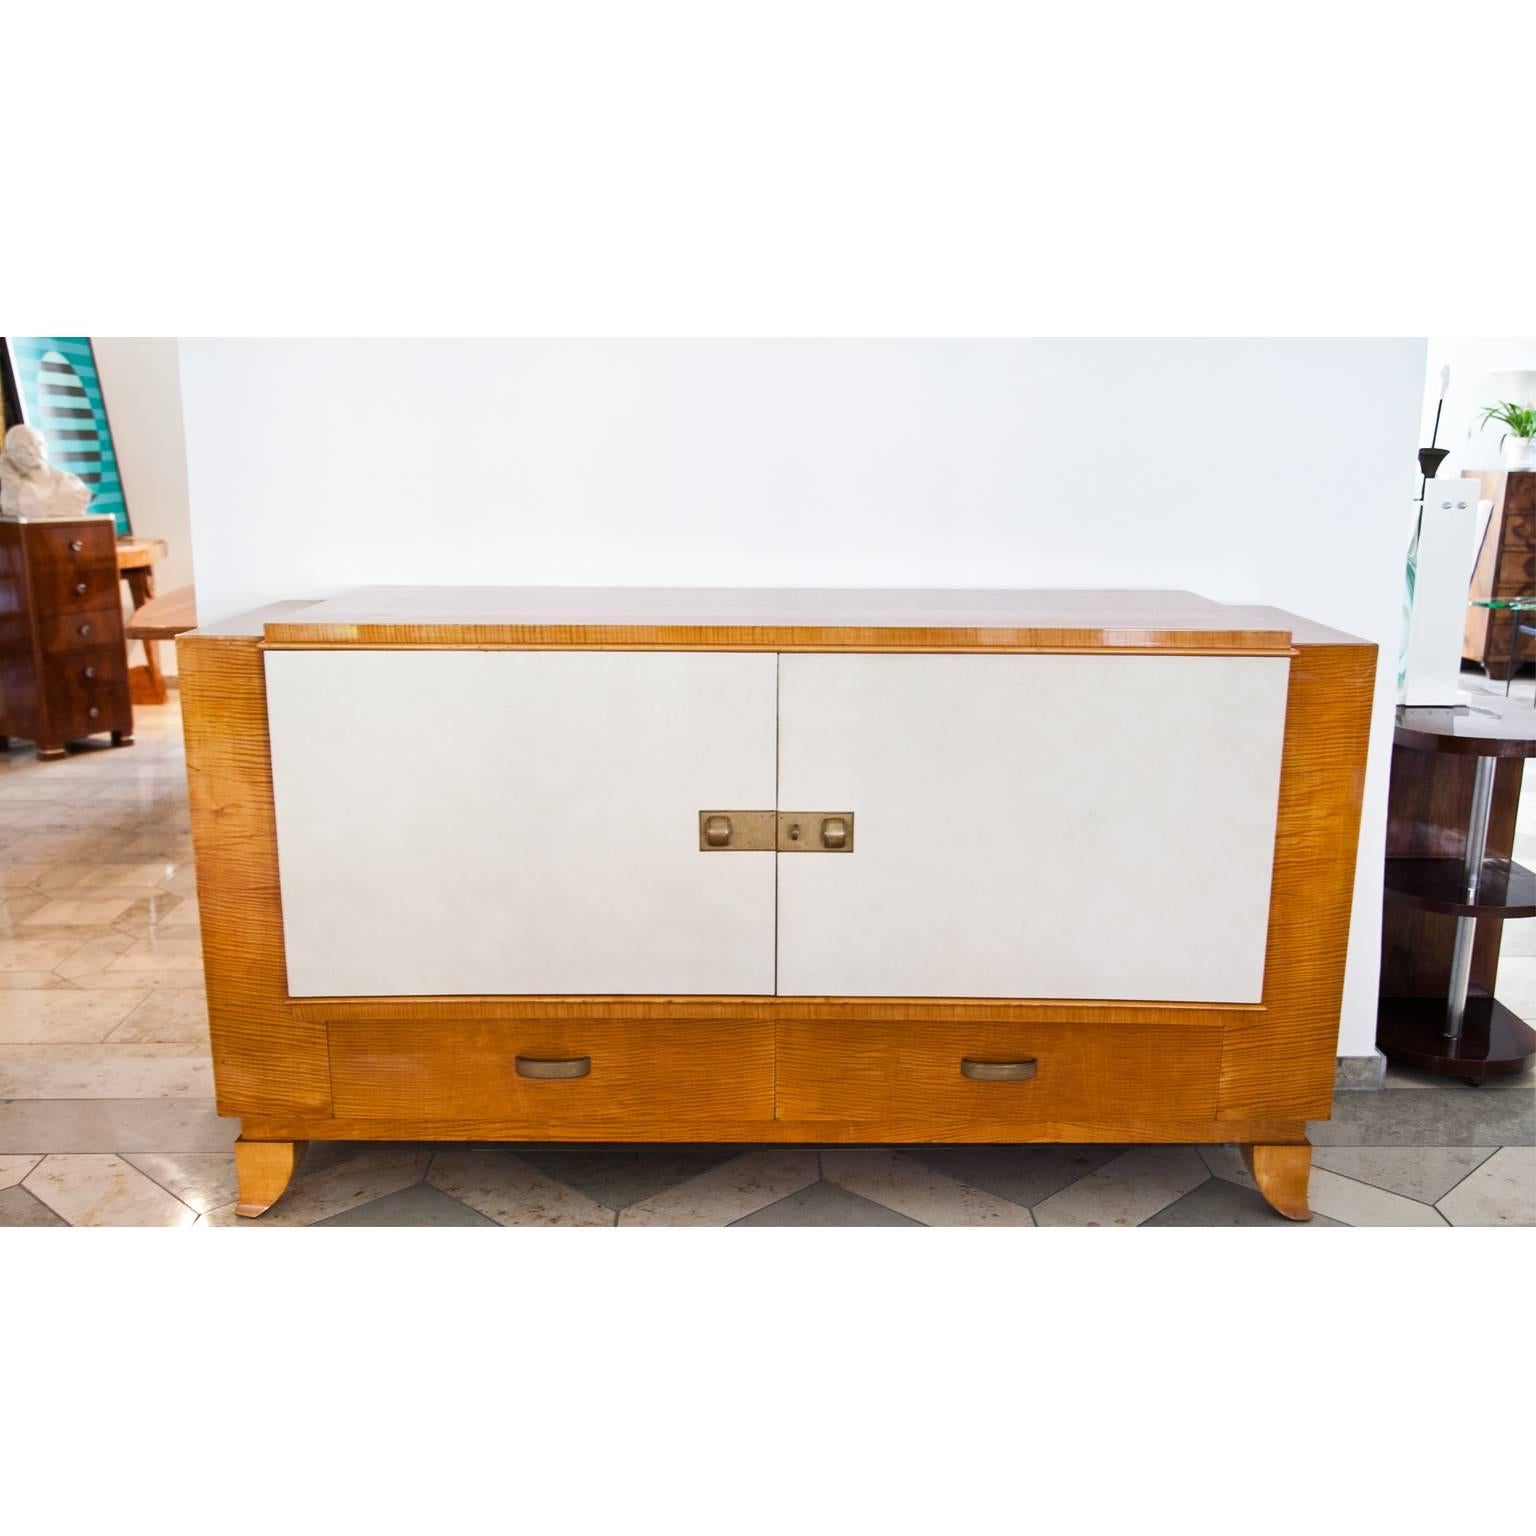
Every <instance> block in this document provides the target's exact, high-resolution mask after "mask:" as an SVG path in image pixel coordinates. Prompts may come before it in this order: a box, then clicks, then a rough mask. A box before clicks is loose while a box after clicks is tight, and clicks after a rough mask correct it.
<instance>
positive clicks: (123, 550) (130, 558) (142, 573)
mask: <svg viewBox="0 0 1536 1536" xmlns="http://www.w3.org/2000/svg"><path fill="white" fill-rule="evenodd" d="M166 552H167V547H166V542H165V540H164V539H119V540H118V541H117V570H118V574H119V575H120V576H121V577H122V578H123V580H124V581H126V582H127V583H128V591H129V594H130V595H131V596H132V598H133V606H134V609H135V610H137V609H140V608H142V607H143V606H144V604H145V603H147V602H148V601H149V600H150V598H152V597H153V596H154V595H155V563H156V561H159V560H163V559H165V556H166ZM141 644H142V645H143V647H144V665H143V666H140V667H129V669H128V690H129V693H130V695H131V696H132V698H133V701H134V703H135V704H164V703H165V701H166V699H167V697H168V695H167V693H166V691H165V677H164V675H163V674H162V673H161V671H160V655H159V649H158V642H156V641H154V640H144V641H142V642H141Z"/></svg>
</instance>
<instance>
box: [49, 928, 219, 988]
mask: <svg viewBox="0 0 1536 1536" xmlns="http://www.w3.org/2000/svg"><path fill="white" fill-rule="evenodd" d="M124 941H125V942H127V940H126V938H125V940H124ZM125 982H126V983H127V984H128V985H129V986H130V987H143V988H144V990H145V991H146V992H200V991H202V989H203V985H204V982H203V972H202V967H201V966H199V967H198V968H197V969H196V970H185V971H88V972H86V973H85V974H83V975H78V976H71V977H70V978H69V984H70V985H71V986H72V987H79V988H80V989H81V990H82V991H85V992H94V991H96V990H98V989H101V988H105V989H106V990H107V991H112V990H113V989H114V988H117V987H121V986H122V985H123V984H124V983H125Z"/></svg>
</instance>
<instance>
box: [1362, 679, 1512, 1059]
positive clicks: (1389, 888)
mask: <svg viewBox="0 0 1536 1536" xmlns="http://www.w3.org/2000/svg"><path fill="white" fill-rule="evenodd" d="M1528 757H1536V709H1533V708H1532V707H1531V706H1530V705H1529V704H1524V703H1517V702H1516V701H1514V700H1512V699H1508V698H1505V697H1504V696H1503V695H1501V694H1495V693H1491V692H1489V693H1485V692H1482V691H1474V692H1473V696H1472V701H1471V703H1470V704H1468V705H1466V706H1461V707H1456V708H1450V707H1447V708H1436V709H1417V708H1415V709H1409V708H1399V709H1398V711H1397V729H1396V732H1395V733H1394V736H1393V747H1392V786H1391V791H1390V794H1389V798H1388V806H1387V866H1386V900H1385V906H1384V909H1383V913H1382V948H1381V962H1382V963H1381V1001H1380V1005H1379V1008H1378V1012H1377V1018H1376V1044H1377V1045H1378V1046H1379V1047H1380V1049H1381V1051H1382V1053H1383V1054H1384V1055H1385V1056H1386V1058H1387V1059H1388V1060H1389V1061H1396V1062H1402V1063H1403V1064H1404V1065H1407V1066H1413V1067H1419V1068H1422V1069H1424V1070H1427V1071H1430V1072H1439V1073H1443V1074H1444V1075H1446V1076H1447V1077H1459V1078H1461V1079H1463V1080H1464V1081H1466V1082H1469V1083H1481V1082H1484V1081H1485V1080H1486V1079H1488V1078H1490V1077H1499V1076H1503V1075H1506V1074H1509V1073H1515V1072H1520V1071H1523V1070H1525V1069H1526V1067H1527V1066H1528V1065H1529V1063H1530V1061H1531V1058H1532V1057H1533V1056H1536V1030H1532V1029H1531V1028H1530V1027H1529V1026H1528V1025H1527V1024H1526V1023H1525V1022H1524V1020H1522V1019H1520V1018H1518V1017H1517V1016H1516V1015H1515V1014H1514V1013H1512V1012H1511V1011H1510V1010H1509V1009H1508V1008H1506V1007H1505V1006H1504V1004H1503V1003H1501V1002H1499V1001H1498V999H1497V998H1495V997H1494V995H1493V990H1494V977H1495V975H1496V973H1497V971H1498V964H1499V945H1500V941H1501V938H1502V935H1503V928H1504V924H1505V922H1506V921H1508V920H1509V919H1511V918H1521V917H1536V873H1533V872H1532V871H1531V870H1529V869H1526V868H1525V867H1524V866H1523V865H1520V864H1517V863H1515V862H1514V861H1513V859H1512V857H1511V855H1512V854H1513V851H1514V839H1515V814H1516V812H1517V810H1518V809H1519V802H1520V780H1521V775H1522V772H1523V769H1524V766H1525V759H1526V758H1528Z"/></svg>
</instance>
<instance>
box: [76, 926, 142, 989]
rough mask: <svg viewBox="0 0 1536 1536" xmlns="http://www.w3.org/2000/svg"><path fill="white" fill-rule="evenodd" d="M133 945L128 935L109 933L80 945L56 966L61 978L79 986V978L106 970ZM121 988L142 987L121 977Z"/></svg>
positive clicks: (119, 979) (119, 980)
mask: <svg viewBox="0 0 1536 1536" xmlns="http://www.w3.org/2000/svg"><path fill="white" fill-rule="evenodd" d="M132 943H133V940H132V938H130V937H129V935H128V934H126V933H112V932H110V931H109V932H107V933H103V934H101V935H99V936H98V937H96V938H93V939H89V940H87V941H86V942H85V943H83V944H81V945H79V946H78V947H77V948H76V949H75V950H74V951H73V952H72V953H71V954H70V955H68V956H67V957H66V958H65V959H63V960H61V961H58V962H57V963H56V964H55V965H54V970H56V971H57V972H58V973H59V975H60V976H66V977H68V978H69V979H70V980H71V981H74V982H75V984H76V985H77V986H78V985H79V981H78V978H79V977H81V976H86V975H90V974H92V973H93V972H96V971H102V970H105V969H106V967H107V966H109V965H110V964H111V963H112V962H113V961H114V960H115V959H117V957H118V956H119V955H121V954H122V953H123V952H124V951H125V950H127V949H128V948H129V947H130V946H131V945H132ZM116 984H117V985H118V986H120V987H132V986H139V985H142V983H140V982H136V981H134V980H132V979H131V978H127V979H125V978H122V977H119V978H118V981H117V983H116Z"/></svg>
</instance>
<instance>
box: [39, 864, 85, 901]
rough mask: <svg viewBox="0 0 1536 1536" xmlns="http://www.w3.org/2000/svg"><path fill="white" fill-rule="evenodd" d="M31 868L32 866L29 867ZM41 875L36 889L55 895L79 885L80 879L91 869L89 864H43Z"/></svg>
mask: <svg viewBox="0 0 1536 1536" xmlns="http://www.w3.org/2000/svg"><path fill="white" fill-rule="evenodd" d="M29 867H32V866H29ZM41 868H42V870H43V873H42V874H41V875H40V876H39V877H38V879H37V888H38V890H40V891H48V892H51V893H52V894H54V895H57V894H58V893H59V892H60V891H67V890H69V889H70V888H71V887H73V886H76V885H78V884H79V883H80V877H81V875H83V874H86V873H88V872H89V870H90V869H91V865H89V864H44V865H42V866H41Z"/></svg>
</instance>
